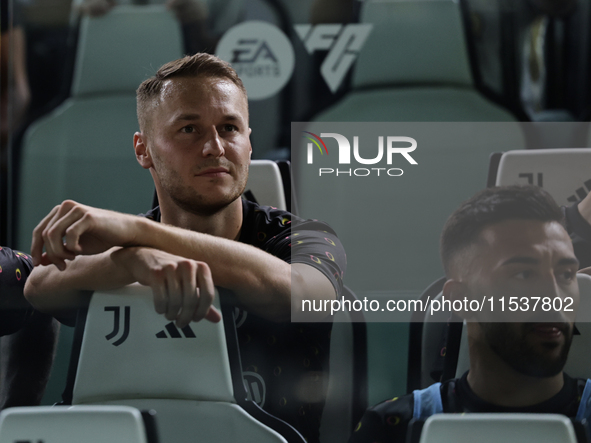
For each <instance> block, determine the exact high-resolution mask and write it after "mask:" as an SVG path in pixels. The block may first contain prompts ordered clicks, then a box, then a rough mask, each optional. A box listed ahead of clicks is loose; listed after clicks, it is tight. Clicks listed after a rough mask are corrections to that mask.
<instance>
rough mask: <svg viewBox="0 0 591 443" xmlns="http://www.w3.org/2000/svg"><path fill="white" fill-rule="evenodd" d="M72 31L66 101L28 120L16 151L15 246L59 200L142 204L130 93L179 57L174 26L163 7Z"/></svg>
mask: <svg viewBox="0 0 591 443" xmlns="http://www.w3.org/2000/svg"><path fill="white" fill-rule="evenodd" d="M79 34H80V35H79V38H78V47H77V53H76V60H75V68H74V79H73V84H72V88H71V94H70V95H71V96H70V98H68V99H67V100H66V101H65V102H64V103H63V104H62V105H60V106H59V107H58V108H56V109H55V110H53V111H52V112H51V113H50V114H47V115H45V116H43V117H41V118H40V119H39V120H37V121H35V122H34V123H33V124H32V125H31V126H30V127H29V128H28V129H27V130H26V133H25V135H24V138H23V142H22V146H21V147H20V149H21V151H22V155H21V166H20V171H21V172H20V183H19V185H18V187H17V188H16V189H17V191H18V200H17V201H18V204H17V210H18V216H17V226H18V234H17V242H16V244H17V247H18V248H21V249H22V248H24V249H25V250H26V249H28V248H29V246H30V243H31V232H32V230H33V228H34V227H35V225H36V224H37V223H38V222H39V221H40V220H41V219H42V218H43V217H44V216H45V215H46V214H47V213H48V212H49V211H50V210H51V208H52V207H53V206H55V205H56V204H58V203H61V202H62V201H63V200H65V199H74V200H77V201H79V202H81V203H85V204H89V205H93V206H98V207H101V208H109V209H113V210H118V211H122V212H128V213H139V212H145V211H146V210H147V209H149V207H150V201H151V195H152V189H153V184H152V180H151V177H150V174H149V173H148V172H147V171H145V170H143V169H142V168H141V167H140V166H139V165H138V164H137V161H136V159H135V155H134V152H133V143H132V140H133V133H134V132H135V131H137V130H138V123H137V117H136V105H135V103H136V102H135V90H136V89H137V87H138V86H139V84H140V82H141V81H143V80H145V79H146V78H148V77H149V76H151V75H153V74H154V73H155V72H156V70H157V69H158V67H160V66H161V65H162V64H164V63H166V62H168V61H170V60H173V59H175V58H178V57H180V56H181V55H182V38H181V32H180V28H179V24H178V22H177V21H176V20H175V18H174V17H173V16H172V15H171V14H170V13H169V12H167V11H166V8H165V6H164V5H160V6H136V7H134V6H121V7H118V8H115V9H114V10H113V11H111V12H110V13H109V14H107V15H105V16H103V17H99V18H90V17H83V18H82V20H81V24H80V33H79ZM40 183H42V185H41V186H40V185H39V184H40Z"/></svg>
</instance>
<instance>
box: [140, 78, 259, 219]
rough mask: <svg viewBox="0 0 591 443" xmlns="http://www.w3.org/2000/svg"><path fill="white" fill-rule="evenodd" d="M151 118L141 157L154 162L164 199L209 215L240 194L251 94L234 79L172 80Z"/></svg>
mask: <svg viewBox="0 0 591 443" xmlns="http://www.w3.org/2000/svg"><path fill="white" fill-rule="evenodd" d="M148 123H149V124H148V126H149V127H148V128H147V130H146V131H145V132H144V133H143V134H142V137H143V138H144V139H145V141H146V146H147V153H148V155H147V157H146V158H145V159H144V160H143V162H142V161H140V163H142V166H144V167H147V168H150V171H151V173H152V177H153V178H154V182H155V184H156V189H157V191H158V196H159V198H160V200H161V201H163V200H169V201H172V202H173V203H174V204H176V206H178V207H180V208H182V209H184V210H185V211H187V212H191V213H195V214H205V215H207V214H212V213H215V212H217V211H219V210H220V209H223V208H224V207H226V206H227V205H229V204H230V203H232V202H233V201H235V200H236V199H237V198H239V197H240V195H241V194H242V192H243V191H244V187H245V186H246V181H247V179H248V166H249V164H250V155H251V152H252V148H251V146H250V139H249V135H250V128H249V127H248V104H247V100H246V97H245V95H244V93H243V92H242V91H241V90H240V89H239V88H238V87H237V86H236V85H235V84H234V83H232V82H231V81H230V80H226V79H220V78H213V77H196V78H191V77H183V78H175V79H171V80H168V81H166V82H165V83H164V86H163V88H162V91H161V93H160V103H159V105H158V106H156V107H155V108H154V109H153V110H152V111H151V114H150V115H149V120H148ZM136 146H137V144H136ZM136 151H137V148H136Z"/></svg>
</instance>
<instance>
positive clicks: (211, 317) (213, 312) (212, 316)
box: [205, 306, 222, 323]
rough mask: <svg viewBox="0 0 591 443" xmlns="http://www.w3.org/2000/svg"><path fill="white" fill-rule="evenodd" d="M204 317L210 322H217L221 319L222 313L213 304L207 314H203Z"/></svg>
mask: <svg viewBox="0 0 591 443" xmlns="http://www.w3.org/2000/svg"><path fill="white" fill-rule="evenodd" d="M205 319H206V320H208V321H210V322H212V323H218V322H219V321H220V320H221V319H222V314H220V311H218V310H217V309H216V307H215V306H211V307H210V308H209V311H207V314H205Z"/></svg>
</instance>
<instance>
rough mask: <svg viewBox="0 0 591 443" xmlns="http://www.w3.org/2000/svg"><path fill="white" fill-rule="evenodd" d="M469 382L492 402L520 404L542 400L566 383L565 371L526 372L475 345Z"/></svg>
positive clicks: (481, 396)
mask: <svg viewBox="0 0 591 443" xmlns="http://www.w3.org/2000/svg"><path fill="white" fill-rule="evenodd" d="M475 354H478V356H476V355H475ZM468 384H469V385H470V389H472V391H473V392H474V394H476V395H477V396H478V397H480V398H481V399H482V400H484V401H486V402H488V403H492V404H494V405H497V406H504V407H513V408H519V407H527V406H532V405H535V404H538V403H541V402H543V401H545V400H548V399H550V398H552V397H553V396H555V395H556V394H558V392H560V390H561V389H562V387H563V385H564V376H563V373H562V371H561V372H560V373H558V374H557V375H554V376H551V377H533V376H529V375H524V374H522V373H520V372H518V371H516V370H515V369H513V368H512V367H510V366H509V365H508V364H507V363H505V362H504V361H503V360H501V358H500V357H498V356H497V355H496V354H494V353H493V352H492V351H490V352H487V351H486V350H476V349H474V348H473V347H471V348H470V372H468Z"/></svg>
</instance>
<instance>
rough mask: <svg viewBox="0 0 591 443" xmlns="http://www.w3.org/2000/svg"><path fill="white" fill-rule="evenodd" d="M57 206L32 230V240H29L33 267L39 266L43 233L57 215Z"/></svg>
mask: <svg viewBox="0 0 591 443" xmlns="http://www.w3.org/2000/svg"><path fill="white" fill-rule="evenodd" d="M58 209H59V205H58V206H55V207H54V208H53V209H52V210H51V211H50V212H49V214H47V215H46V216H45V217H44V218H43V220H41V221H40V222H39V224H38V225H37V226H35V229H33V238H32V239H31V256H32V257H33V265H34V266H37V265H39V264H41V257H42V255H43V231H44V230H45V227H46V226H47V225H48V224H49V222H50V221H51V220H52V219H53V216H54V215H55V214H56V213H57V211H58Z"/></svg>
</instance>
